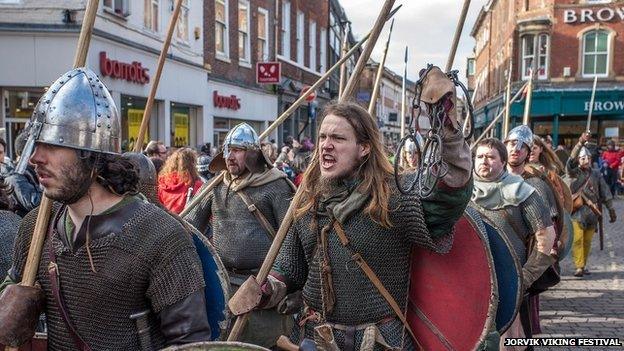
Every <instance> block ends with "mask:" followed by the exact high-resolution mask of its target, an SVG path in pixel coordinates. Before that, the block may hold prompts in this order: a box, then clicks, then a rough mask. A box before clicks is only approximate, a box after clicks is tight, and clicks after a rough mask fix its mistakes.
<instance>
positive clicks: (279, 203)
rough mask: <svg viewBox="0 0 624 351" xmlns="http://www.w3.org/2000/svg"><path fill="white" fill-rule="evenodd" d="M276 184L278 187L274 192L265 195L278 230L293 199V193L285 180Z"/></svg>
mask: <svg viewBox="0 0 624 351" xmlns="http://www.w3.org/2000/svg"><path fill="white" fill-rule="evenodd" d="M277 182H278V183H279V186H277V187H276V190H275V191H273V192H271V193H269V194H267V195H268V196H269V197H270V198H271V209H272V212H273V218H275V220H276V221H277V228H279V226H280V224H281V223H282V221H283V220H284V217H285V216H286V212H287V211H288V206H289V205H290V202H291V201H292V199H293V195H294V193H293V190H292V188H291V187H290V185H288V183H286V180H282V179H280V180H278V181H277Z"/></svg>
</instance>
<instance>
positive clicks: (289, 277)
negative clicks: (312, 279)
mask: <svg viewBox="0 0 624 351" xmlns="http://www.w3.org/2000/svg"><path fill="white" fill-rule="evenodd" d="M271 275H273V276H276V277H277V278H279V279H280V280H281V281H283V282H284V283H285V284H286V286H287V287H288V291H289V292H292V291H297V290H301V289H302V288H303V286H304V285H305V283H306V279H307V276H308V262H307V259H306V254H305V251H304V248H303V245H302V243H301V240H300V238H299V230H298V228H297V223H293V224H292V226H291V227H290V229H289V230H288V234H287V235H286V238H285V239H284V242H283V243H282V247H281V249H280V252H279V254H278V255H277V259H276V260H275V264H274V265H273V270H272V272H271Z"/></svg>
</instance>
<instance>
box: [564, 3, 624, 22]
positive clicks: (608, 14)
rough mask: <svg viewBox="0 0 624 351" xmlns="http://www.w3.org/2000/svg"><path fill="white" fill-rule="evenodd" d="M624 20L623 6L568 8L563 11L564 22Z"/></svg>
mask: <svg viewBox="0 0 624 351" xmlns="http://www.w3.org/2000/svg"><path fill="white" fill-rule="evenodd" d="M615 21H619V22H622V21H624V7H616V8H610V7H603V8H598V9H569V10H564V11H563V22H564V23H588V22H615Z"/></svg>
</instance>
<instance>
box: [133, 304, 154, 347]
mask: <svg viewBox="0 0 624 351" xmlns="http://www.w3.org/2000/svg"><path fill="white" fill-rule="evenodd" d="M149 313H150V310H144V311H141V312H138V313H135V314H132V315H130V319H132V320H133V321H134V323H135V324H136V327H137V335H138V336H139V342H140V343H141V350H142V351H152V350H154V348H153V347H152V339H151V336H150V327H149V323H148V321H147V316H148V315H149Z"/></svg>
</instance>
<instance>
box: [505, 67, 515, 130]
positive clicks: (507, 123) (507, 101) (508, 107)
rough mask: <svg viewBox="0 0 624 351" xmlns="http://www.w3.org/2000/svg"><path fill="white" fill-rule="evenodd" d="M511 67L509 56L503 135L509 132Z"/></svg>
mask: <svg viewBox="0 0 624 351" xmlns="http://www.w3.org/2000/svg"><path fill="white" fill-rule="evenodd" d="M512 68H513V60H512V59H511V57H510V58H509V71H507V89H506V90H505V119H504V120H503V137H505V136H507V133H509V123H510V122H511V121H510V116H511V101H509V100H511V76H512V74H511V72H512V71H511V70H512Z"/></svg>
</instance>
